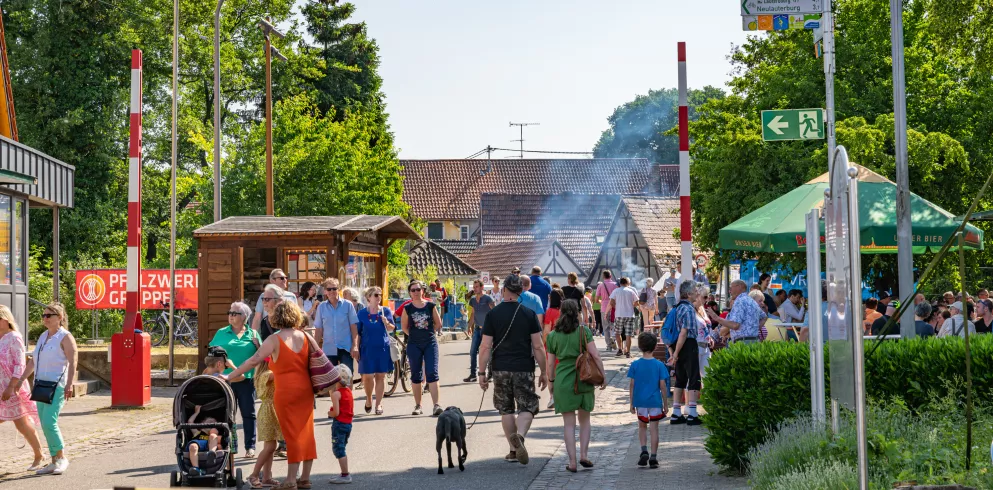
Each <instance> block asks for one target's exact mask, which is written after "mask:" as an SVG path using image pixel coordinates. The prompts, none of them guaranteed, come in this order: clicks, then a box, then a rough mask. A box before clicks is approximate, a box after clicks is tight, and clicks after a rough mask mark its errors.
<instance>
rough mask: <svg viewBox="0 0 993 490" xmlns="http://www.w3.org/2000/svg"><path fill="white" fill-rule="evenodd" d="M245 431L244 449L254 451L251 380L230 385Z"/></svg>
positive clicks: (253, 400)
mask: <svg viewBox="0 0 993 490" xmlns="http://www.w3.org/2000/svg"><path fill="white" fill-rule="evenodd" d="M231 390H232V391H234V397H235V399H236V400H237V401H238V411H239V412H241V423H242V426H243V428H244V430H245V449H246V450H248V449H255V384H254V382H253V381H252V380H251V379H246V380H244V381H239V382H237V383H231Z"/></svg>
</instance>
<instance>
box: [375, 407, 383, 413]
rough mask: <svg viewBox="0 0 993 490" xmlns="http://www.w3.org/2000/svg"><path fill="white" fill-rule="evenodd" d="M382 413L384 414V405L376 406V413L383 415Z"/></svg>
mask: <svg viewBox="0 0 993 490" xmlns="http://www.w3.org/2000/svg"><path fill="white" fill-rule="evenodd" d="M382 414H383V407H376V415H382Z"/></svg>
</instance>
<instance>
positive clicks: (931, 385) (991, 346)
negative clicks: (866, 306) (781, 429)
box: [701, 335, 993, 472]
mask: <svg viewBox="0 0 993 490" xmlns="http://www.w3.org/2000/svg"><path fill="white" fill-rule="evenodd" d="M970 342H971V349H972V381H973V399H975V400H990V399H993V335H977V336H973V337H971V338H970ZM872 345H873V344H872V343H869V342H867V343H866V350H867V356H866V371H865V372H866V375H865V379H866V389H867V395H868V397H869V398H871V399H875V400H893V399H895V400H899V401H900V403H901V404H902V405H903V406H905V407H906V408H907V409H908V410H909V411H910V412H911V413H916V412H917V411H918V410H919V409H921V407H924V406H925V405H927V404H928V403H929V402H930V401H931V399H932V398H933V397H937V398H944V397H946V395H949V394H950V393H951V390H954V387H953V386H952V385H950V384H949V383H948V382H950V381H955V380H961V378H962V376H963V374H964V372H965V342H964V340H963V339H961V338H959V337H953V338H941V339H938V338H928V339H913V340H906V341H898V342H884V343H883V344H882V345H880V346H879V349H878V350H876V352H875V353H873V355H871V356H869V355H868V351H869V350H871V346H872ZM825 349H826V348H825ZM828 358H829V356H828V355H827V354H825V360H827V359H828ZM825 372H826V373H828V374H829V373H830V369H825ZM826 386H828V388H830V381H828V382H827V383H826ZM963 399H964V397H963ZM701 402H702V404H703V406H704V407H705V408H706V411H707V414H706V415H704V417H703V421H704V424H705V425H706V427H707V429H708V430H709V435H708V436H707V441H706V448H707V451H708V452H709V453H710V455H711V457H712V458H713V459H714V462H715V463H717V464H718V465H720V466H723V467H725V468H729V469H733V470H737V471H739V472H744V471H745V470H746V469H747V467H748V463H749V462H748V451H749V450H751V449H752V448H755V447H757V446H758V445H759V444H761V443H762V442H764V441H765V440H766V439H767V438H768V437H769V435H770V434H771V433H772V432H774V430H775V428H776V427H777V426H779V425H780V424H781V423H783V422H784V421H786V420H787V419H789V418H792V417H793V416H794V415H796V414H798V413H807V414H809V413H810V353H809V351H808V348H807V345H806V344H796V343H787V342H768V343H767V342H763V343H759V344H749V345H744V344H742V345H733V346H731V348H728V349H723V350H721V351H718V352H716V353H715V354H714V356H713V357H712V358H711V360H710V367H709V368H708V370H707V378H706V381H705V389H704V390H703V398H702V400H701ZM987 459H988V457H987Z"/></svg>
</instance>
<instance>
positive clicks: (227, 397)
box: [169, 375, 244, 488]
mask: <svg viewBox="0 0 993 490" xmlns="http://www.w3.org/2000/svg"><path fill="white" fill-rule="evenodd" d="M197 405H200V417H202V418H206V417H212V418H214V419H215V420H217V421H218V422H217V423H208V424H199V423H195V424H191V423H189V419H190V416H192V415H193V411H194V409H195V408H196V406H197ZM237 408H238V404H237V403H236V402H235V398H234V392H232V391H231V387H230V386H228V384H227V383H226V382H225V381H224V380H223V379H220V378H217V377H214V376H204V375H200V376H194V377H192V378H190V379H188V380H186V382H185V383H183V384H182V386H180V387H179V391H177V392H176V398H175V399H174V400H173V425H174V426H175V427H176V461H177V465H178V467H179V471H173V472H172V477H171V479H170V481H169V486H172V487H183V486H213V487H218V488H224V487H236V488H241V487H242V485H243V484H244V480H242V476H241V469H240V468H239V469H238V470H237V471H235V468H234V459H233V458H232V457H231V451H230V448H231V430H232V429H231V428H232V427H234V424H235V413H236V411H237ZM203 429H217V433H218V435H220V437H221V442H220V444H219V447H218V450H217V451H216V452H215V453H214V454H215V457H214V462H213V464H207V463H208V462H209V453H208V452H207V451H201V452H200V453H199V457H198V458H197V459H199V461H198V462H197V464H195V465H193V464H190V460H189V453H188V450H187V447H188V446H189V444H190V442H191V441H193V437H194V433H195V431H197V430H203ZM193 466H198V467H199V468H200V469H201V470H202V471H203V474H202V475H191V474H190V469H192V467H193Z"/></svg>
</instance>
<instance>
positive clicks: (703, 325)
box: [693, 284, 713, 379]
mask: <svg viewBox="0 0 993 490" xmlns="http://www.w3.org/2000/svg"><path fill="white" fill-rule="evenodd" d="M696 292H697V295H696V298H695V299H694V301H693V309H695V310H696V324H697V330H696V339H697V342H696V346H697V352H698V354H699V359H700V379H703V378H704V377H705V376H706V375H707V366H708V365H709V364H710V343H709V342H708V341H707V340H708V339H709V338H711V336H712V335H713V330H712V329H711V321H710V318H709V317H707V310H706V309H705V308H706V303H707V295H708V294H710V286H707V285H705V284H698V286H697V288H696Z"/></svg>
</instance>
